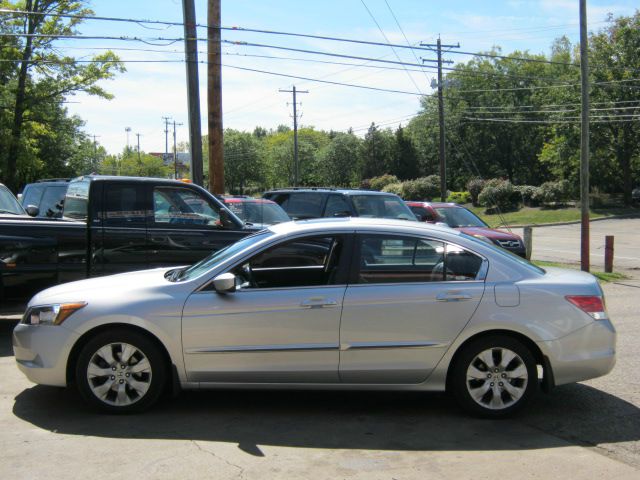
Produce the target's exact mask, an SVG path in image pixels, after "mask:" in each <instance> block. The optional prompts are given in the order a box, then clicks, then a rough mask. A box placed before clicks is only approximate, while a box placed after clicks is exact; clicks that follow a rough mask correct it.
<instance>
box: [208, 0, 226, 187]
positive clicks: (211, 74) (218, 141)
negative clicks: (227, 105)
mask: <svg viewBox="0 0 640 480" xmlns="http://www.w3.org/2000/svg"><path fill="white" fill-rule="evenodd" d="M207 26H208V29H207V32H208V35H207V56H208V58H207V60H208V62H207V84H208V111H209V115H208V120H209V190H210V191H211V192H212V193H217V194H223V193H224V148H223V137H222V63H221V55H222V51H221V42H220V0H208V15H207Z"/></svg>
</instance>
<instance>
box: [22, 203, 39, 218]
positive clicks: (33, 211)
mask: <svg viewBox="0 0 640 480" xmlns="http://www.w3.org/2000/svg"><path fill="white" fill-rule="evenodd" d="M25 210H26V211H27V215H29V216H30V217H37V216H38V214H39V213H40V209H39V208H38V207H36V206H35V205H27V208H25Z"/></svg>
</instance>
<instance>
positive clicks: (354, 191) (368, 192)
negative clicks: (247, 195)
mask: <svg viewBox="0 0 640 480" xmlns="http://www.w3.org/2000/svg"><path fill="white" fill-rule="evenodd" d="M294 192H305V193H309V192H313V193H339V194H342V195H385V196H391V197H396V196H397V195H396V194H395V193H390V192H379V191H377V190H359V189H357V188H329V187H317V188H316V187H303V188H297V187H292V188H278V189H275V190H269V191H268V192H265V194H267V193H294Z"/></svg>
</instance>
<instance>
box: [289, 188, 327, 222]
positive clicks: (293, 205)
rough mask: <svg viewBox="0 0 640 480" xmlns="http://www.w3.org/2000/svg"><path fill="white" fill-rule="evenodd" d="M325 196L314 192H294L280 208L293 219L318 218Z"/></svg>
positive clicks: (320, 214)
mask: <svg viewBox="0 0 640 480" xmlns="http://www.w3.org/2000/svg"><path fill="white" fill-rule="evenodd" d="M325 199H326V195H324V194H322V193H316V192H294V193H291V194H289V198H288V199H287V200H285V201H284V202H283V203H282V204H281V205H280V206H281V207H282V208H283V209H284V210H285V212H287V213H288V214H289V216H290V217H292V218H294V219H304V218H319V217H321V216H322V207H323V206H324V202H325Z"/></svg>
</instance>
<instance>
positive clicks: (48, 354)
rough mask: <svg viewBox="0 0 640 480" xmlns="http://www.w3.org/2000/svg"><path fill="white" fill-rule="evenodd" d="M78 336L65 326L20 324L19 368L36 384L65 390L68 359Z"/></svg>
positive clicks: (15, 342)
mask: <svg viewBox="0 0 640 480" xmlns="http://www.w3.org/2000/svg"><path fill="white" fill-rule="evenodd" d="M77 339H78V335H77V334H76V333H74V332H72V331H71V330H68V329H66V328H64V327H62V326H45V325H24V324H18V325H16V327H15V329H14V330H13V352H14V355H15V358H16V363H17V365H18V368H19V369H20V371H21V372H22V373H24V374H25V375H26V377H27V378H28V379H29V380H31V381H32V382H34V383H39V384H42V385H52V386H56V387H64V386H66V384H67V358H68V356H69V352H70V350H71V346H72V345H73V344H74V343H75V341H76V340H77Z"/></svg>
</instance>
